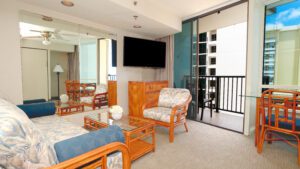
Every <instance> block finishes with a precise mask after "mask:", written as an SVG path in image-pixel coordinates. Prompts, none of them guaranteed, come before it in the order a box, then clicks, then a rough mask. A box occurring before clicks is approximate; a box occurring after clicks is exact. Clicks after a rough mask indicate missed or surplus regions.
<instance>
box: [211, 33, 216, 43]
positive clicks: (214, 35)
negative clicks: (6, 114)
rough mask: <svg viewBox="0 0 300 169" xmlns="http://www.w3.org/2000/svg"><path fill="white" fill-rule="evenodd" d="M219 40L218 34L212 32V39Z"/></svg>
mask: <svg viewBox="0 0 300 169" xmlns="http://www.w3.org/2000/svg"><path fill="white" fill-rule="evenodd" d="M216 40H217V34H216V33H214V34H211V41H216Z"/></svg>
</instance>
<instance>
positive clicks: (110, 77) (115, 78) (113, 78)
mask: <svg viewBox="0 0 300 169" xmlns="http://www.w3.org/2000/svg"><path fill="white" fill-rule="evenodd" d="M108 80H117V76H116V75H110V74H109V75H108Z"/></svg>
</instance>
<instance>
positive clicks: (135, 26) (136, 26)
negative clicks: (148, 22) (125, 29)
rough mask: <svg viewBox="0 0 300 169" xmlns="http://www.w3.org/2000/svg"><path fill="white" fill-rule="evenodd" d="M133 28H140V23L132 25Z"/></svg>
mask: <svg viewBox="0 0 300 169" xmlns="http://www.w3.org/2000/svg"><path fill="white" fill-rule="evenodd" d="M133 28H142V26H141V25H133Z"/></svg>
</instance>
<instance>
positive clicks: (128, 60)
mask: <svg viewBox="0 0 300 169" xmlns="http://www.w3.org/2000/svg"><path fill="white" fill-rule="evenodd" d="M123 62H124V66H139V67H157V68H164V67H165V64H166V43H164V42H158V41H152V40H145V39H138V38H132V37H124V58H123Z"/></svg>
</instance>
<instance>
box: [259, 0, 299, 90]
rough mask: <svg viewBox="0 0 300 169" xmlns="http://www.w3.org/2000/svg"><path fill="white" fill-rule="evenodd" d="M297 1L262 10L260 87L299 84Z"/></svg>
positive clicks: (272, 5) (280, 3)
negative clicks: (263, 35) (262, 41)
mask: <svg viewBox="0 0 300 169" xmlns="http://www.w3.org/2000/svg"><path fill="white" fill-rule="evenodd" d="M299 6H300V0H293V1H284V0H281V1H278V2H276V3H273V4H270V5H267V6H266V11H265V21H266V22H265V40H264V41H265V42H264V57H263V79H262V81H263V84H264V85H291V86H293V85H294V86H298V85H299V84H300V76H299V73H300V69H299V62H300V59H299V56H300V7H299Z"/></svg>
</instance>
